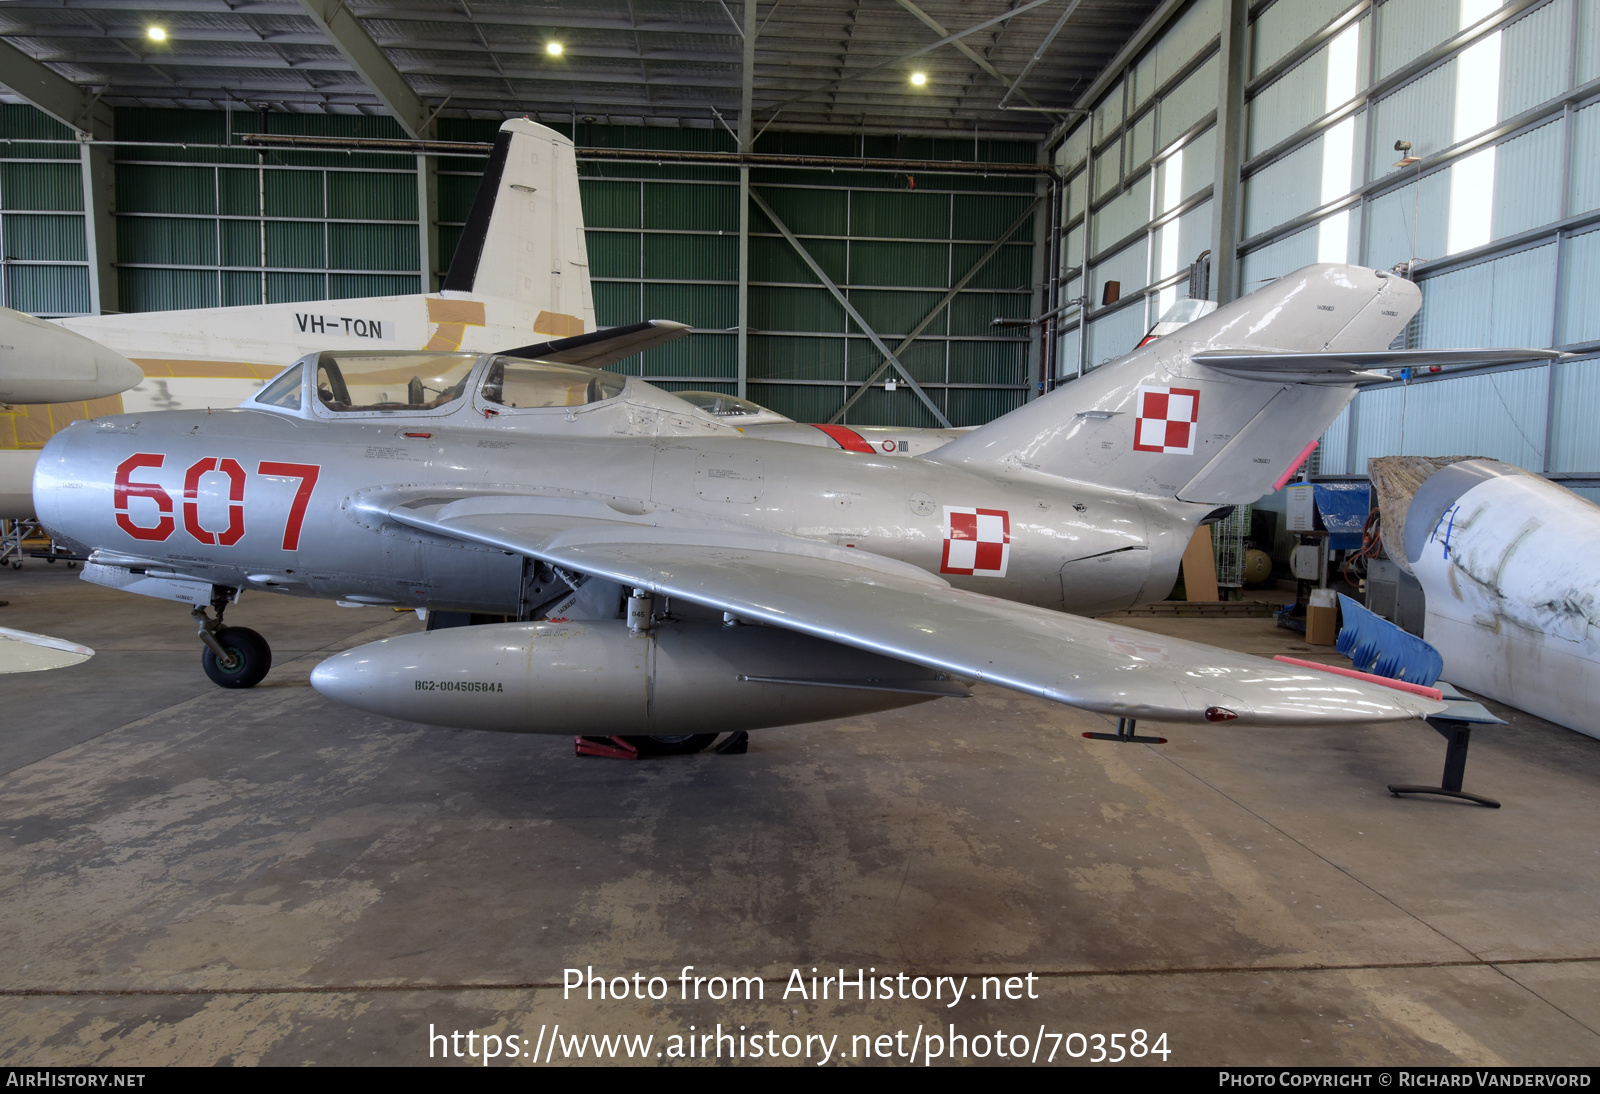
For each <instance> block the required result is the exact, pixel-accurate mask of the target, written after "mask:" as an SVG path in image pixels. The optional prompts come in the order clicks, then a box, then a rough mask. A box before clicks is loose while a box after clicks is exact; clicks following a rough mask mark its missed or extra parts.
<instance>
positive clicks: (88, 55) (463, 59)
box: [0, 0, 1157, 136]
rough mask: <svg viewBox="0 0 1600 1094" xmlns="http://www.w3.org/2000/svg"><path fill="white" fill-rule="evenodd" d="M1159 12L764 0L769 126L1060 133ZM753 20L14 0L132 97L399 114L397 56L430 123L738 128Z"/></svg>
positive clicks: (697, 9)
mask: <svg viewBox="0 0 1600 1094" xmlns="http://www.w3.org/2000/svg"><path fill="white" fill-rule="evenodd" d="M1156 6H1157V0H776V2H773V0H760V2H759V5H758V7H757V10H756V12H755V24H756V28H757V34H756V35H755V41H756V48H755V65H754V80H753V89H752V99H753V104H754V109H753V112H752V114H753V119H754V121H753V125H754V129H755V130H756V131H759V130H761V129H762V128H763V127H765V126H768V125H771V126H773V127H775V128H778V129H810V130H830V129H847V130H851V131H863V132H913V131H920V132H933V133H938V132H949V133H972V132H973V131H974V129H978V130H981V132H982V133H983V135H985V136H999V135H1016V136H1030V135H1031V136H1039V135H1043V134H1044V133H1045V132H1047V131H1048V130H1049V129H1050V128H1051V127H1052V126H1053V125H1054V124H1055V123H1056V122H1058V121H1059V120H1061V115H1060V114H1058V113H1052V112H1050V109H1051V108H1058V109H1059V108H1066V107H1070V106H1071V105H1072V104H1073V100H1074V99H1075V98H1076V96H1077V95H1079V94H1080V93H1081V92H1082V91H1083V90H1084V89H1086V88H1087V87H1088V86H1089V84H1090V82H1091V81H1092V80H1093V79H1094V77H1095V76H1096V75H1097V74H1098V73H1099V72H1100V71H1101V69H1102V68H1103V67H1104V66H1105V64H1106V63H1107V62H1108V61H1109V60H1110V59H1111V57H1112V56H1113V55H1114V54H1115V53H1116V52H1117V50H1118V49H1119V48H1120V47H1121V46H1122V45H1123V44H1124V43H1125V42H1126V41H1127V40H1128V38H1129V37H1130V36H1131V35H1132V34H1133V32H1134V31H1135V29H1136V28H1137V27H1138V26H1139V24H1140V23H1141V22H1143V20H1144V19H1145V18H1146V17H1147V16H1148V15H1149V14H1150V12H1151V11H1152V10H1153V9H1154V8H1155V7H1156ZM1011 13H1014V14H1011ZM744 15H745V13H744V0H400V2H399V3H391V2H380V0H176V2H171V3H167V4H165V5H162V6H161V7H159V8H155V7H152V8H132V7H130V6H129V5H128V4H127V3H126V2H125V0H55V2H43V0H20V2H13V3H7V4H4V5H0V39H3V40H4V41H5V42H6V43H9V44H10V45H11V46H13V47H15V48H16V49H17V50H20V51H21V52H22V53H24V54H27V55H28V56H30V57H32V58H34V59H35V60H38V61H42V62H44V63H45V64H46V65H47V66H48V67H49V68H50V69H53V70H54V71H55V72H56V73H58V74H59V75H61V76H64V77H65V78H66V79H68V80H70V81H71V82H72V83H74V84H76V85H78V86H79V87H81V88H84V89H86V90H87V91H88V93H89V94H91V95H98V97H99V98H100V100H101V101H104V102H106V103H109V104H110V105H113V106H152V107H185V108H218V107H224V106H231V107H233V108H235V109H245V108H248V109H252V110H259V109H272V110H284V111H292V112H299V113H335V114H357V113H368V114H386V113H391V112H393V111H391V109H390V106H389V101H390V100H392V98H393V95H392V94H391V95H390V96H388V98H386V97H384V96H380V94H379V91H380V90H382V88H383V78H384V75H385V74H384V72H383V71H379V70H383V69H387V70H388V73H387V74H388V76H389V77H390V78H392V77H393V75H394V74H395V73H396V72H398V74H399V76H400V77H401V78H402V79H403V81H404V85H407V86H406V87H400V88H399V89H398V92H399V94H401V95H402V96H403V95H404V94H405V93H406V90H407V87H408V88H409V91H410V92H411V93H412V94H413V95H414V100H413V106H414V107H415V108H420V109H421V110H422V111H423V112H424V113H423V115H422V116H423V117H424V118H425V117H427V116H430V115H435V114H437V115H438V116H450V117H462V116H473V117H494V118H500V117H504V116H506V115H507V114H514V113H523V114H528V115H531V116H534V117H537V118H540V119H541V120H546V121H555V120H565V119H568V118H571V117H574V116H575V117H577V118H579V119H582V118H585V117H592V118H594V119H595V120H596V121H600V122H609V123H612V124H640V123H643V124H658V125H682V126H695V127H705V126H716V127H721V126H726V127H728V128H729V129H730V130H731V129H732V128H734V127H736V126H737V124H738V115H739V111H740V103H741V91H742V88H741V82H742V60H743V52H744V42H743V33H742V22H743V19H744ZM152 25H157V26H159V27H161V28H162V29H163V30H164V31H165V33H166V39H165V41H159V42H158V41H154V40H152V39H151V38H150V37H149V36H148V33H147V32H148V28H149V27H150V26H152ZM975 28H976V29H975ZM363 38H364V39H365V42H364V43H363V42H362V41H361V40H362V39H363ZM952 39H953V40H952ZM551 42H558V43H560V46H561V53H560V55H559V56H553V55H551V53H550V52H549V51H548V46H549V44H550V43H551ZM1041 44H1043V48H1042V49H1041V48H1040V47H1041ZM363 51H365V52H363ZM913 71H923V72H925V73H926V77H927V82H926V83H925V84H924V85H922V86H921V87H917V86H913V84H912V83H911V80H910V77H911V74H912V73H913ZM1018 77H1022V78H1021V79H1020V80H1019V79H1018ZM390 90H391V92H393V91H394V90H395V89H392V88H391V89H390Z"/></svg>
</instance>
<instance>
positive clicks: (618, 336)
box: [501, 319, 689, 368]
mask: <svg viewBox="0 0 1600 1094" xmlns="http://www.w3.org/2000/svg"><path fill="white" fill-rule="evenodd" d="M688 333H689V327H687V326H685V325H684V324H682V323H674V322H672V321H671V320H670V319H646V320H645V321H644V322H643V323H633V324H631V325H629V326H626V327H607V328H606V329H605V330H597V331H595V332H594V333H593V334H579V335H575V336H574V337H572V338H557V339H556V340H555V341H553V342H536V343H535V344H533V345H531V346H519V347H518V348H516V349H508V350H502V351H501V352H502V354H503V355H504V356H506V357H526V358H529V359H532V360H538V361H557V362H560V363H561V364H564V365H587V366H589V367H590V368H604V367H605V366H607V365H609V364H612V363H614V362H616V361H620V360H622V359H623V358H624V357H632V356H633V355H634V354H636V353H642V352H644V351H645V350H647V349H649V348H651V347H652V346H659V345H663V344H664V343H667V342H671V341H674V340H676V339H679V338H682V337H683V336H684V335H686V334H688Z"/></svg>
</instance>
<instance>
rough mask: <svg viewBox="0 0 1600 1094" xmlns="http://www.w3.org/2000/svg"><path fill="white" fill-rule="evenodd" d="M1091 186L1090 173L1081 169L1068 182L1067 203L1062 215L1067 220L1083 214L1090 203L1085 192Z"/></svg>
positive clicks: (1075, 218)
mask: <svg viewBox="0 0 1600 1094" xmlns="http://www.w3.org/2000/svg"><path fill="white" fill-rule="evenodd" d="M1088 188H1089V174H1088V172H1087V171H1081V172H1079V173H1078V174H1077V175H1075V176H1074V177H1073V179H1072V181H1071V182H1069V183H1068V184H1067V193H1066V199H1067V200H1066V204H1065V207H1064V208H1063V209H1062V215H1063V217H1064V218H1065V219H1067V220H1077V219H1078V218H1079V217H1081V216H1083V210H1084V208H1085V207H1086V206H1087V205H1088V204H1089V201H1088V198H1087V197H1085V196H1084V195H1085V193H1086V192H1087V191H1088Z"/></svg>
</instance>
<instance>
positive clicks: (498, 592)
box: [35, 265, 1555, 736]
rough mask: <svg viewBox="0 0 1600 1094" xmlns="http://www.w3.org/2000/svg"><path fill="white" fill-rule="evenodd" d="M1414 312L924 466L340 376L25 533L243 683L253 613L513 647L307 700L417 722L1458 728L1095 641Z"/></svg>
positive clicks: (628, 729)
mask: <svg viewBox="0 0 1600 1094" xmlns="http://www.w3.org/2000/svg"><path fill="white" fill-rule="evenodd" d="M1419 300H1420V294H1419V291H1418V289H1417V287H1416V286H1415V285H1413V284H1411V283H1410V282H1408V281H1406V280H1404V279H1402V278H1400V277H1397V276H1391V275H1389V274H1385V273H1381V272H1375V271H1373V270H1369V269H1364V268H1360V267H1356V266H1343V265H1316V266H1309V267H1306V268H1305V269H1303V270H1300V271H1298V272H1296V273H1293V274H1290V275H1288V276H1286V277H1283V278H1281V279H1280V280H1278V281H1277V282H1274V283H1273V284H1271V285H1269V286H1267V287H1265V288H1263V289H1260V290H1259V291H1257V292H1254V293H1251V294H1250V295H1249V296H1246V297H1243V298H1242V299H1239V300H1237V301H1234V302H1232V303H1230V304H1227V305H1224V306H1222V307H1221V308H1219V309H1217V310H1216V311H1215V312H1213V313H1212V314H1211V315H1208V316H1205V317H1203V318H1201V319H1198V320H1196V321H1195V322H1193V323H1191V324H1189V325H1188V326H1186V327H1184V328H1183V329H1181V330H1180V331H1177V332H1175V333H1174V334H1173V335H1170V336H1168V337H1166V338H1163V339H1160V340H1157V341H1154V342H1151V343H1149V344H1148V345H1145V346H1142V347H1140V348H1139V349H1137V350H1135V351H1134V352H1132V353H1130V354H1128V355H1126V356H1124V357H1122V358H1121V359H1119V360H1117V361H1115V362H1112V363H1110V364H1108V365H1106V366H1104V367H1102V368H1099V369H1097V370H1095V371H1093V372H1091V373H1090V374H1088V375H1087V376H1085V377H1084V378H1083V379H1081V380H1078V381H1075V382H1074V383H1071V384H1069V385H1067V386H1065V387H1063V388H1060V389H1058V390H1057V391H1055V392H1052V393H1051V394H1049V395H1046V396H1044V397H1042V398H1040V399H1037V400H1035V401H1033V402H1030V403H1028V404H1026V405H1025V406H1023V407H1021V408H1019V409H1017V410H1015V411H1012V412H1011V413H1009V414H1007V415H1005V416H1003V417H1001V418H998V419H996V420H995V421H993V422H991V423H989V424H988V425H985V426H983V427H981V428H978V429H975V430H973V431H971V432H970V433H967V434H966V435H964V436H962V437H960V438H959V439H956V440H954V441H952V442H950V443H949V444H947V445H944V446H943V447H941V448H939V449H937V450H936V451H934V452H933V453H931V454H929V455H928V456H924V457H914V458H906V457H897V458H889V457H887V456H876V455H868V454H865V453H855V452H848V451H841V450H837V449H823V448H811V447H806V446H800V445H793V444H784V443H779V442H772V441H762V440H757V439H754V438H751V437H749V436H746V435H745V434H742V433H740V432H739V431H738V430H736V429H735V428H733V427H731V426H729V425H728V424H726V423H725V422H723V421H720V420H718V419H717V418H716V417H714V416H712V415H709V414H706V413H704V412H702V411H700V410H698V409H696V408H695V407H692V406H690V405H689V404H687V403H685V402H683V401H682V400H680V399H677V398H676V397H674V396H672V395H671V394H669V393H667V392H664V391H662V390H660V389H658V388H655V387H653V386H651V385H650V384H648V383H644V382H642V381H640V380H637V379H633V378H628V377H623V376H620V375H616V374H612V373H607V372H604V371H600V370H598V369H596V368H594V367H589V366H594V365H604V364H605V363H606V362H607V360H608V359H609V356H610V355H609V354H608V345H607V344H608V342H610V343H621V345H620V346H619V347H618V348H617V349H616V350H615V354H614V356H619V357H620V356H624V355H626V354H630V353H632V352H635V349H634V348H633V346H632V344H631V343H630V340H631V339H634V338H637V333H629V331H630V330H631V328H629V329H624V330H621V331H617V332H612V331H601V332H596V333H593V334H587V335H580V336H576V337H571V338H564V339H558V340H555V341H551V342H546V343H541V344H538V345H532V346H527V347H524V348H522V349H519V350H515V351H512V352H508V353H463V352H427V351H422V352H416V351H410V352H401V351H386V350H381V349H380V350H373V351H366V352H362V351H358V350H355V349H340V350H329V351H324V352H321V353H313V354H309V355H307V356H306V357H304V358H303V359H301V360H300V361H299V362H297V363H296V364H294V365H293V366H291V367H290V368H288V369H287V370H285V371H284V372H283V373H282V374H281V375H279V376H278V377H277V378H276V379H274V380H272V381H271V382H270V383H269V384H267V385H266V386H265V387H264V388H263V389H261V390H260V391H259V392H258V393H256V394H255V395H254V396H253V397H252V398H250V399H249V400H248V401H246V402H245V403H244V404H243V405H242V406H240V407H239V408H237V409H234V410H225V411H217V412H210V413H207V412H201V411H169V412H158V413H145V414H133V415H123V416H120V417H109V418H103V419H98V420H95V421H88V422H78V423H75V424H73V425H72V426H70V427H69V428H67V429H66V430H64V431H63V432H61V433H59V434H57V435H56V436H55V437H54V438H53V439H52V440H51V441H50V442H49V444H48V446H47V447H46V448H45V449H44V451H43V453H42V454H41V456H40V459H39V462H38V470H37V476H36V480H35V504H36V506H37V508H38V512H39V517H40V519H41V520H42V521H43V522H44V523H45V525H46V526H47V527H48V528H49V530H50V532H51V533H52V535H54V536H55V537H56V539H57V541H58V542H61V543H64V544H68V545H71V546H73V547H74V548H75V549H76V550H78V551H80V552H82V553H84V554H90V555H91V560H90V563H89V564H88V565H86V567H85V571H86V572H85V575H84V576H85V577H86V578H88V579H90V580H95V581H101V582H104V583H106V584H110V585H117V586H121V587H124V588H126V589H129V590H130V591H135V592H142V593H147V594H150V595H154V596H158V597H166V598H169V599H172V600H176V601H179V602H182V603H185V604H188V605H190V606H191V608H192V613H193V615H194V616H195V617H196V618H197V620H199V622H200V624H201V638H202V640H203V642H204V644H205V647H206V648H205V650H204V651H203V659H204V662H205V666H206V669H207V671H208V673H209V674H210V675H211V677H212V679H214V680H216V681H217V682H218V683H220V684H223V685H224V686H236V687H247V686H250V685H252V684H254V683H256V682H257V681H259V680H260V679H261V678H262V676H263V675H264V674H265V671H266V668H267V666H268V664H269V662H270V651H269V649H268V647H267V644H266V642H265V641H264V640H263V639H262V638H261V637H260V636H259V635H257V634H255V633H254V632H253V631H249V630H246V629H244V628H240V627H228V626H224V625H223V621H222V615H223V612H224V610H225V609H226V607H227V606H228V605H229V604H230V603H232V602H233V601H234V600H236V599H237V598H238V596H239V595H240V594H241V593H242V592H246V591H255V590H271V591H274V592H278V593H281V594H290V595H299V596H312V597H326V598H336V599H338V600H341V601H345V602H353V603H364V604H381V605H394V606H399V607H413V608H423V609H428V610H430V611H432V612H440V611H452V612H471V613H484V614H491V613H492V614H494V615H498V616H501V617H503V618H508V619H510V620H512V621H510V622H503V623H490V624H484V625H478V626H467V627H456V628H451V629H435V630H432V631H429V632H427V633H422V634H413V635H407V636H403V637H398V638H391V639H386V640H384V641H381V642H376V643H372V644H368V645H364V646H361V647H358V648H356V649H353V650H350V651H348V652H345V653H341V654H339V655H337V656H334V657H332V658H329V659H328V660H326V661H324V662H323V663H322V664H321V665H320V666H318V667H317V669H316V670H315V671H314V673H313V675H312V683H313V685H314V686H315V687H316V688H317V689H318V690H319V691H320V692H321V693H322V694H324V695H326V696H328V697H329V698H332V699H335V700H337V701H339V702H342V703H347V704H349V705H351V706H355V707H358V708H360V709H363V710H367V711H373V712H377V713H381V714H384V715H389V716H392V717H396V718H402V719H408V720H411V721H420V722H428V723H433V724H438V725H446V726H457V727H474V728H483V729H495V730H505V731H513V732H532V733H560V734H598V735H625V734H638V735H646V736H679V735H691V736H693V735H708V734H713V733H717V732H724V731H733V730H744V729H754V728H759V727H768V726H776V725H787V724H793V723H798V722H806V721H813V720H817V719H823V718H833V717H841V716H845V715H849V714H852V713H858V712H868V711H876V710H882V709H886V708H890V707H896V706H901V705H906V704H910V703H917V702H924V701H928V700H931V699H935V698H939V697H941V696H959V695H965V694H967V692H968V685H969V684H970V683H971V682H974V681H980V680H981V681H986V682H989V683H994V684H998V685H1000V686H1003V687H1007V688H1012V689H1015V690H1018V691H1022V692H1026V693H1029V694H1032V695H1037V696H1042V697H1044V698H1047V699H1052V700H1056V701H1058V702H1062V703H1067V704H1070V705H1073V706H1078V707H1083V708H1086V709H1089V710H1094V711H1100V712H1104V713H1106V714H1110V715H1115V716H1118V717H1121V718H1150V719H1160V720H1164V721H1175V722H1207V721H1232V720H1238V721H1240V722H1247V723H1258V724H1275V725H1336V724H1363V723H1372V722H1382V721H1388V720H1396V719H1407V718H1413V717H1425V716H1427V715H1429V714H1432V713H1435V712H1437V711H1439V710H1440V709H1442V704H1440V703H1438V702H1435V701H1434V700H1432V699H1430V698H1426V697H1423V696H1421V695H1417V694H1413V693H1409V692H1407V691H1403V690H1394V689H1391V688H1388V687H1383V686H1379V685H1377V684H1373V683H1369V682H1366V681H1362V680H1353V679H1348V678H1344V677H1340V676H1334V675H1329V674H1324V673H1321V672H1318V671H1314V670H1307V669H1300V668H1295V667H1291V666H1286V665H1284V664H1281V663H1275V662H1272V661H1266V660H1262V659H1258V658H1254V657H1248V656H1244V655H1241V654H1235V653H1230V652H1226V651H1223V650H1219V649H1213V648H1210V647H1207V646H1203V645H1199V644H1195V643H1190V642H1183V641H1179V640H1176V639H1169V638H1162V637H1158V636H1155V635H1151V634H1147V633H1144V632H1141V631H1134V630H1129V629H1125V628H1121V627H1117V626H1114V625H1111V624H1108V623H1104V622H1099V621H1095V620H1092V619H1088V618H1084V615H1086V614H1088V613H1097V612H1104V611H1108V610H1112V609H1116V608H1122V607H1126V606H1129V605H1133V604H1138V603H1143V602H1148V601H1153V600H1160V599H1162V598H1164V597H1165V596H1166V595H1167V593H1168V591H1169V590H1170V589H1171V587H1172V585H1173V583H1174V580H1175V576H1176V574H1177V571H1178V567H1179V563H1180V559H1181V557H1182V555H1183V551H1184V548H1185V546H1186V545H1187V544H1188V542H1189V540H1190V537H1191V535H1192V534H1193V532H1194V530H1195V528H1196V527H1197V526H1198V525H1200V524H1201V523H1202V522H1204V521H1205V520H1206V519H1207V518H1208V517H1212V516H1214V515H1216V514H1218V512H1219V507H1225V506H1231V505H1234V504H1238V503H1242V502H1249V501H1253V500H1254V499H1256V498H1257V497H1259V496H1260V495H1262V494H1264V493H1266V492H1267V491H1269V490H1271V489H1272V488H1273V486H1274V484H1275V483H1278V482H1281V481H1282V480H1284V479H1285V478H1286V477H1287V476H1288V474H1289V473H1291V472H1292V470H1293V469H1294V468H1295V467H1297V466H1298V464H1299V462H1300V461H1301V460H1303V458H1304V457H1305V455H1306V454H1307V453H1308V452H1309V451H1310V444H1309V442H1311V441H1312V440H1313V439H1314V438H1316V437H1317V436H1319V435H1320V434H1321V433H1322V431H1323V430H1324V429H1325V428H1326V427H1327V426H1328V424H1329V423H1330V422H1331V421H1332V420H1333V419H1334V417H1335V416H1336V415H1337V414H1338V413H1339V411H1340V410H1341V409H1342V408H1343V407H1344V406H1345V404H1346V403H1348V402H1349V400H1350V399H1351V397H1352V395H1353V393H1354V390H1355V385H1356V384H1357V383H1358V382H1360V381H1362V380H1364V379H1369V378H1373V377H1374V373H1372V372H1371V371H1370V370H1371V369H1374V368H1379V367H1394V366H1396V365H1397V364H1404V363H1408V362H1414V361H1415V360H1416V359H1417V358H1418V356H1419V354H1418V353H1417V352H1416V351H1412V352H1409V353H1408V352H1405V351H1390V350H1387V349H1384V348H1382V347H1385V346H1388V345H1389V344H1390V342H1391V341H1392V340H1393V338H1394V337H1395V336H1396V334H1398V333H1399V332H1400V331H1401V330H1402V329H1403V328H1404V326H1405V324H1406V322H1407V321H1408V320H1409V319H1410V318H1411V316H1412V314H1413V313H1414V312H1415V311H1416V310H1417V307H1418V304H1419ZM667 326H668V325H663V332H664V333H665V332H666V328H667ZM1538 356H1555V355H1553V354H1547V353H1542V352H1540V351H1527V352H1509V351H1442V352H1432V351H1429V352H1428V353H1427V355H1426V357H1427V360H1428V361H1430V362H1435V363H1437V362H1445V363H1455V362H1459V361H1468V360H1489V359H1505V358H1508V357H1510V358H1527V357H1538ZM575 361H580V362H582V363H573V362H575ZM1074 613H1083V614H1074Z"/></svg>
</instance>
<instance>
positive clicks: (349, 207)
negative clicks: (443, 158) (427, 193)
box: [328, 171, 417, 223]
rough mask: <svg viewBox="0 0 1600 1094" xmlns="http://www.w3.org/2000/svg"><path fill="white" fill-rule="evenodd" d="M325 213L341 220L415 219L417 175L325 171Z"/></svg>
mask: <svg viewBox="0 0 1600 1094" xmlns="http://www.w3.org/2000/svg"><path fill="white" fill-rule="evenodd" d="M328 215H329V216H330V217H338V218H340V219H343V220H409V221H411V222H413V223H415V222H416V219H417V176H416V175H415V174H403V175H402V174H394V175H385V174H379V173H378V172H375V171H366V172H362V173H361V174H357V173H355V172H353V171H329V172H328Z"/></svg>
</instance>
